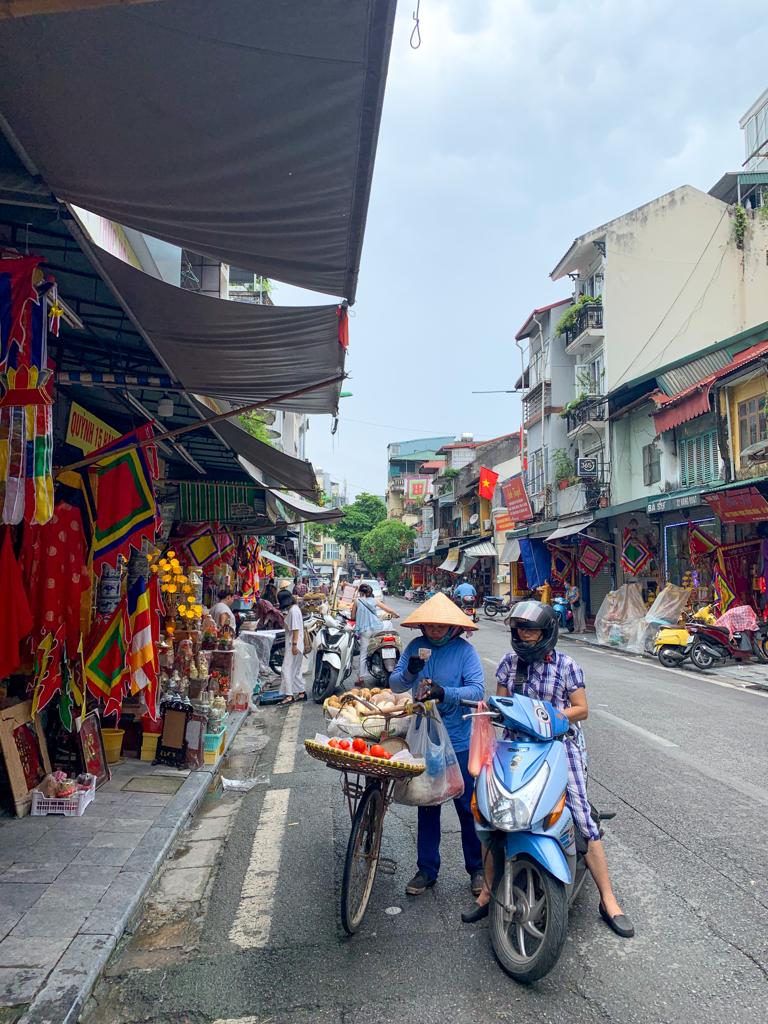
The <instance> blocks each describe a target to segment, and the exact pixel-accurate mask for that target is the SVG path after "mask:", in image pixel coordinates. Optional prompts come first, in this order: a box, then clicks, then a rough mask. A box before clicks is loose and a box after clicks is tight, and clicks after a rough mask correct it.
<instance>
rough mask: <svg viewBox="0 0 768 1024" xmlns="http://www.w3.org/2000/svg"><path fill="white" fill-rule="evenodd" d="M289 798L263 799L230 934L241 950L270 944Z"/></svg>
mask: <svg viewBox="0 0 768 1024" xmlns="http://www.w3.org/2000/svg"><path fill="white" fill-rule="evenodd" d="M290 795H291V791H290V789H271V790H269V792H268V793H267V794H266V795H265V797H264V803H263V805H262V808H261V814H260V816H259V824H258V826H257V828H256V834H255V835H254V837H253V845H252V846H251V856H250V859H249V861H248V867H247V868H246V869H245V877H244V878H243V887H242V889H241V890H240V902H239V904H238V907H237V913H236V914H235V919H234V921H233V922H232V927H231V928H230V930H229V941H230V942H232V943H234V944H235V945H236V946H239V947H240V948H241V949H263V948H264V947H265V946H266V945H267V943H268V942H269V931H270V927H271V924H272V908H273V906H274V902H275V890H276V889H277V879H278V876H279V874H280V858H281V854H282V845H283V836H284V835H285V822H286V818H287V817H288V800H289V798H290ZM246 1020H247V1018H246Z"/></svg>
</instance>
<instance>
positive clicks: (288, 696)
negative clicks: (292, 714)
mask: <svg viewBox="0 0 768 1024" xmlns="http://www.w3.org/2000/svg"><path fill="white" fill-rule="evenodd" d="M293 702H294V698H293V697H292V696H291V694H290V693H287V694H286V695H285V697H283V699H282V700H279V701H278V702H277V706H278V707H279V708H281V707H282V706H283V704H293Z"/></svg>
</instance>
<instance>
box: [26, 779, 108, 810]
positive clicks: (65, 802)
mask: <svg viewBox="0 0 768 1024" xmlns="http://www.w3.org/2000/svg"><path fill="white" fill-rule="evenodd" d="M88 779H89V784H88V788H87V789H78V790H77V792H75V793H73V794H72V796H55V797H50V796H43V794H42V793H41V792H40V790H39V789H35V790H33V791H32V810H31V811H30V813H31V814H33V815H43V814H63V815H64V817H65V818H79V817H80V815H81V814H82V813H83V812H84V811H85V808H86V807H87V806H88V804H89V803H90V802H91V800H93V798H94V796H95V795H96V776H95V775H89V776H88Z"/></svg>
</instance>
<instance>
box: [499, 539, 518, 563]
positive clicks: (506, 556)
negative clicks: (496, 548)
mask: <svg viewBox="0 0 768 1024" xmlns="http://www.w3.org/2000/svg"><path fill="white" fill-rule="evenodd" d="M499 561H500V562H501V564H502V565H506V564H507V563H508V562H519V561H520V541H519V540H514V539H510V540H508V541H507V542H506V544H505V545H504V550H503V551H502V553H501V558H500V559H499Z"/></svg>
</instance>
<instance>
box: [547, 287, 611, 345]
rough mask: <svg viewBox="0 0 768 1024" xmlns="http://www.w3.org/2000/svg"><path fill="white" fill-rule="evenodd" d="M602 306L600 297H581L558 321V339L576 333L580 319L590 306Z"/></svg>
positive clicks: (556, 330)
mask: <svg viewBox="0 0 768 1024" xmlns="http://www.w3.org/2000/svg"><path fill="white" fill-rule="evenodd" d="M602 304H603V300H602V297H601V296H600V295H597V296H595V295H580V296H579V297H578V299H576V301H575V302H574V304H573V305H572V306H569V307H568V309H566V311H565V312H564V313H563V315H562V316H561V317H560V319H559V320H558V321H557V326H556V327H555V334H556V335H557V336H558V337H559V336H561V335H563V334H566V333H568V334H572V333H573V332H574V331H576V327H577V325H578V322H579V319H580V317H581V315H582V313H583V312H584V310H585V309H586V308H587V307H589V306H602ZM579 333H580V332H579ZM571 340H573V339H571Z"/></svg>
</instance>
